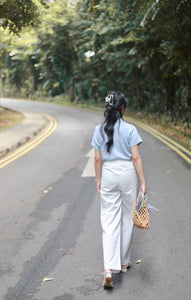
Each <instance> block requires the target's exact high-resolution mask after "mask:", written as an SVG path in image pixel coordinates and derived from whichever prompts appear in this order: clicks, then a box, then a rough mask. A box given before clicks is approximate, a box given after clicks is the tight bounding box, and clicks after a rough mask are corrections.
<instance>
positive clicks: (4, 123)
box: [0, 106, 24, 132]
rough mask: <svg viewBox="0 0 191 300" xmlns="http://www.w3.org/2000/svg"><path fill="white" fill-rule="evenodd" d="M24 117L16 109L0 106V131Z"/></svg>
mask: <svg viewBox="0 0 191 300" xmlns="http://www.w3.org/2000/svg"><path fill="white" fill-rule="evenodd" d="M23 119H24V116H23V115H22V114H21V113H20V112H17V111H13V110H10V109H6V108H3V107H1V106H0V132H1V131H3V130H5V129H8V128H10V127H12V126H15V125H17V124H18V123H20V122H21V121H22V120H23Z"/></svg>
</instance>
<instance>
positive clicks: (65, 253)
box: [62, 252, 72, 255]
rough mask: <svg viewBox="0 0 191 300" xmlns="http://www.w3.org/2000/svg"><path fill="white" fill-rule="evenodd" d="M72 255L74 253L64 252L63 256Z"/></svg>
mask: <svg viewBox="0 0 191 300" xmlns="http://www.w3.org/2000/svg"><path fill="white" fill-rule="evenodd" d="M67 254H72V252H63V253H62V255H67Z"/></svg>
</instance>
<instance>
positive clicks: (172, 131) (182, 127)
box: [127, 111, 191, 150]
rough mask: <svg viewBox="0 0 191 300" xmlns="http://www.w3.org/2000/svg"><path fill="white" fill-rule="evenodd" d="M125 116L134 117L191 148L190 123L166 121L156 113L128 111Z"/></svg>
mask: <svg viewBox="0 0 191 300" xmlns="http://www.w3.org/2000/svg"><path fill="white" fill-rule="evenodd" d="M127 116H130V117H132V118H135V119H136V120H138V121H141V122H143V123H145V124H147V125H149V126H151V127H153V128H155V129H156V130H158V131H159V132H161V133H163V134H165V135H167V136H168V137H170V138H172V139H173V140H174V141H176V142H178V143H179V144H181V145H182V146H184V147H185V148H187V149H189V150H191V126H190V124H187V123H185V124H183V123H179V124H173V123H170V122H167V121H166V120H165V117H164V116H160V117H157V116H156V115H150V114H146V113H137V112H128V111H127Z"/></svg>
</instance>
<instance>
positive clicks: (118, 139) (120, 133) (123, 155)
mask: <svg viewBox="0 0 191 300" xmlns="http://www.w3.org/2000/svg"><path fill="white" fill-rule="evenodd" d="M103 128H104V126H102V124H99V125H97V126H96V128H95V131H94V135H93V138H92V143H91V144H92V146H93V147H94V148H95V149H96V150H98V151H101V155H102V160H115V159H124V160H131V159H132V155H131V147H133V146H135V145H139V144H141V143H142V139H141V137H140V135H139V134H138V132H137V129H136V128H135V126H133V125H131V124H129V123H127V122H125V121H123V120H122V119H119V120H117V122H116V123H115V125H114V133H113V146H112V147H111V148H110V153H109V152H107V148H106V143H107V141H108V137H107V134H106V133H105V131H104V129H103Z"/></svg>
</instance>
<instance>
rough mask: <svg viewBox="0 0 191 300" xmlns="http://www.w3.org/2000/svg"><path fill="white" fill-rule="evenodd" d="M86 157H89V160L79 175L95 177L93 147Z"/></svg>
mask: <svg viewBox="0 0 191 300" xmlns="http://www.w3.org/2000/svg"><path fill="white" fill-rule="evenodd" d="M86 157H89V160H88V162H87V164H86V166H85V169H84V171H83V173H82V175H81V177H95V170H94V149H93V148H92V150H90V151H89V152H88V154H87V155H86Z"/></svg>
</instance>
